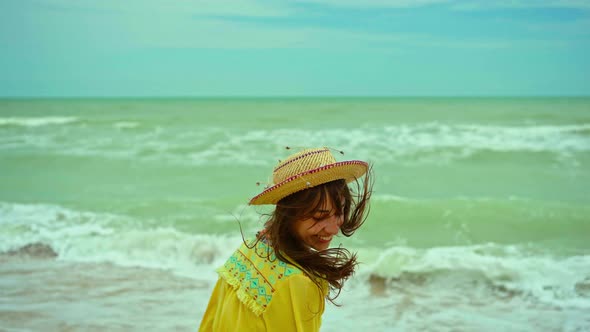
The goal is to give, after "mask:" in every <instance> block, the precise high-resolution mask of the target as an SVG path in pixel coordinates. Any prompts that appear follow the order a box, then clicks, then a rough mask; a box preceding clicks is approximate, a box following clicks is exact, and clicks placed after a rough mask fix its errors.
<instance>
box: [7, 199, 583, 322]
mask: <svg viewBox="0 0 590 332" xmlns="http://www.w3.org/2000/svg"><path fill="white" fill-rule="evenodd" d="M238 210H239V208H238ZM240 242H241V237H240V236H239V235H237V234H236V235H210V234H190V233H186V232H181V231H179V230H177V229H174V228H172V227H159V226H157V224H155V223H146V222H142V221H141V220H136V219H134V218H130V217H127V216H122V215H115V214H107V213H94V212H87V211H76V210H72V209H68V208H64V207H61V206H56V205H47V204H14V203H0V252H4V253H6V252H10V251H12V252H14V250H17V252H18V249H19V248H22V247H24V246H26V245H27V244H36V243H39V244H46V245H48V246H50V247H51V249H52V250H53V251H54V252H55V253H56V254H57V258H56V259H58V260H61V261H64V262H83V263H111V264H115V265H119V266H131V267H148V268H156V269H161V270H167V271H171V272H173V273H175V274H178V275H182V276H188V277H191V278H195V279H196V280H200V281H199V282H203V281H205V282H207V283H208V284H209V287H212V286H213V284H214V282H215V280H216V279H217V275H216V274H215V272H214V270H215V268H216V267H218V266H220V265H221V264H223V262H224V261H225V259H227V257H228V256H229V255H230V254H231V252H232V251H233V250H234V249H235V248H236V247H237V246H238V245H239V244H240ZM402 242H403V241H402ZM351 249H352V250H353V251H358V254H359V256H358V257H359V261H360V262H362V263H361V264H360V265H359V270H358V272H357V274H356V275H355V276H354V277H353V278H352V279H351V280H349V281H348V282H347V283H346V286H345V288H344V290H343V292H342V293H341V296H340V297H339V298H338V300H337V301H338V302H339V303H341V304H343V306H342V307H334V306H332V305H327V306H326V313H325V314H324V319H323V320H324V324H323V327H322V331H328V332H329V331H338V330H340V329H342V328H344V327H346V326H348V325H347V324H348V323H347V324H344V322H349V321H350V320H351V319H352V320H354V321H355V323H354V328H355V329H370V330H372V331H405V330H429V326H430V327H431V326H432V324H437V326H439V327H440V329H439V330H441V331H453V330H457V329H460V330H486V329H489V328H490V327H491V326H494V327H499V328H501V329H502V330H503V331H524V330H527V329H530V328H535V329H537V330H552V329H555V328H557V327H561V328H562V329H563V330H565V331H576V330H580V328H582V330H583V328H587V327H589V326H590V322H588V321H586V320H584V315H583V313H584V312H587V310H588V309H590V299H589V294H588V290H587V289H586V288H588V287H590V255H570V256H561V257H558V256H554V255H551V254H550V253H547V252H543V251H540V250H539V248H537V249H535V248H531V247H528V246H510V245H499V244H487V245H476V246H462V247H439V248H424V249H419V248H412V247H407V246H404V245H403V244H398V245H394V246H391V247H389V248H385V249H384V248H368V247H360V248H356V249H355V248H351ZM46 256H47V257H49V258H45V259H52V258H51V255H46ZM375 277H376V278H378V279H377V282H379V280H382V282H383V283H384V285H385V289H384V290H383V291H382V294H375V293H374V292H373V290H372V287H373V283H375V280H373V279H374V278H375ZM209 291H210V288H209V289H208V290H203V292H202V294H201V293H200V294H201V296H203V297H204V298H206V296H207V295H208V294H209V293H208V292H209ZM371 294H374V295H371ZM199 303H200V304H199V305H200V306H202V308H197V309H195V310H196V311H199V310H201V311H202V310H203V309H204V306H205V304H206V301H205V300H202V301H201V300H200V302H199ZM540 314H541V315H543V317H544V320H543V321H537V320H535V317H537V316H538V315H540ZM359 317H362V318H363V319H362V320H359V319H358V318H359ZM424 317H428V319H426V320H425V319H424ZM195 319H198V317H196V318H195ZM197 323H198V322H197ZM566 327H567V328H566Z"/></svg>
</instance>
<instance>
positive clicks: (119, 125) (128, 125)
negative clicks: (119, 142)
mask: <svg viewBox="0 0 590 332" xmlns="http://www.w3.org/2000/svg"><path fill="white" fill-rule="evenodd" d="M113 126H114V127H115V128H117V129H132V128H136V127H137V126H139V123H138V122H131V121H121V122H116V123H115V124H114V125H113Z"/></svg>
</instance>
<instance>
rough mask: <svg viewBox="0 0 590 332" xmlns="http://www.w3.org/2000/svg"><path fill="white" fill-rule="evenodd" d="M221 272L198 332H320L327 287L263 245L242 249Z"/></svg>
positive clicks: (261, 243)
mask: <svg viewBox="0 0 590 332" xmlns="http://www.w3.org/2000/svg"><path fill="white" fill-rule="evenodd" d="M217 271H218V272H219V280H218V281H217V284H216V285H215V288H214V289H213V293H212V294H211V298H210V299H209V305H208V306H207V310H206V311H205V315H204V316H203V320H202V322H201V327H200V328H199V331H200V332H205V331H215V332H224V331H228V332H230V331H231V332H234V331H240V332H248V331H280V332H290V331H305V332H307V331H319V330H320V324H321V321H322V314H323V312H324V296H325V290H326V287H325V286H324V287H323V288H324V290H322V291H321V290H320V289H319V288H318V286H317V285H316V284H315V283H314V282H313V281H312V280H311V279H310V278H309V277H308V276H307V275H306V274H304V273H303V272H302V271H301V269H299V268H298V267H296V266H295V265H292V264H288V263H285V262H282V261H280V260H279V259H277V258H276V256H275V255H274V253H273V251H272V248H271V247H269V246H268V245H267V244H266V243H265V242H263V241H258V243H257V245H256V246H255V247H254V248H251V249H250V248H248V247H247V246H246V245H245V244H242V246H241V247H240V248H239V249H238V250H236V251H235V252H234V253H233V255H232V256H230V258H229V259H228V260H227V262H225V264H224V265H223V266H222V267H221V268H219V269H218V270H217Z"/></svg>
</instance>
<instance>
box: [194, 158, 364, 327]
mask: <svg viewBox="0 0 590 332" xmlns="http://www.w3.org/2000/svg"><path fill="white" fill-rule="evenodd" d="M369 174H370V171H369V165H368V164H367V163H366V162H364V161H359V160H351V161H342V162H337V161H336V159H335V158H334V156H333V155H332V153H331V152H330V150H329V149H328V148H319V149H306V150H303V151H301V152H299V153H296V154H293V155H291V156H289V157H288V158H287V159H286V160H284V161H282V162H279V164H278V165H277V166H276V167H275V169H274V171H273V185H272V186H270V187H267V188H266V189H265V190H264V191H263V192H262V193H260V194H259V195H257V196H255V197H254V198H252V199H251V200H250V204H251V205H260V204H274V205H276V207H275V209H274V211H273V212H272V213H271V214H270V215H269V218H268V221H267V222H266V224H265V228H264V229H263V230H262V231H261V232H259V233H258V235H257V236H256V239H253V240H251V241H245V243H244V244H243V245H242V246H241V247H240V248H239V249H238V250H236V251H235V252H234V254H233V255H232V256H231V257H230V258H229V259H228V260H227V262H226V263H225V264H224V265H223V266H222V267H221V268H219V269H218V272H219V280H218V282H217V284H216V285H215V289H214V290H213V294H212V295H211V298H210V300H209V305H208V306H207V310H206V311H205V315H204V316H203V320H202V322H201V327H200V329H199V331H215V332H219V331H232V332H233V331H240V332H242V331H281V332H287V331H306V332H307V331H319V328H320V324H321V316H322V313H323V312H324V302H325V299H328V300H329V301H333V300H334V299H335V298H336V297H337V296H338V294H339V292H340V289H341V288H342V286H343V282H344V281H345V280H346V279H347V278H348V277H350V276H351V275H352V274H353V272H354V269H355V267H356V264H357V262H356V255H354V254H350V252H348V251H347V250H346V249H344V248H330V243H331V241H332V240H333V237H334V236H335V235H337V234H338V233H342V234H343V235H344V236H351V235H352V234H353V233H354V231H356V230H357V229H358V228H359V227H360V226H361V225H362V223H363V222H364V220H365V218H366V213H367V212H368V202H369V198H370V196H371V187H372V182H371V179H370V178H369ZM349 183H354V184H356V185H355V186H352V187H353V189H351V188H350V187H349Z"/></svg>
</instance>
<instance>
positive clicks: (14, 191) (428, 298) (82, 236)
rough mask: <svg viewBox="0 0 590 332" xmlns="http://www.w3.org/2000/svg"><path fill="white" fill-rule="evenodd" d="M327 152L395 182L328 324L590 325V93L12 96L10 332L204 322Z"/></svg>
mask: <svg viewBox="0 0 590 332" xmlns="http://www.w3.org/2000/svg"><path fill="white" fill-rule="evenodd" d="M286 146H289V147H291V150H286V149H285V147H286ZM319 146H327V147H330V148H332V149H334V151H335V154H336V156H337V158H338V159H339V160H347V159H361V160H366V161H369V162H370V163H371V164H372V170H373V175H374V181H375V182H374V192H373V198H372V201H371V211H370V214H369V217H368V219H367V220H366V223H365V224H364V225H363V227H362V228H361V229H359V230H358V231H357V232H356V234H354V236H353V237H351V238H345V237H342V236H341V237H338V238H335V239H334V240H333V244H334V245H340V244H341V245H343V246H345V247H347V248H349V249H350V250H352V251H354V252H357V253H358V260H359V262H360V264H359V266H358V270H357V273H356V274H355V276H354V277H353V278H351V279H350V280H349V281H347V283H346V284H345V288H344V289H343V291H342V293H341V294H340V296H339V297H338V299H337V300H336V302H337V303H338V304H340V306H339V307H337V306H333V305H331V304H328V305H327V306H326V312H325V314H324V316H323V325H322V331H325V332H327V331H340V330H342V329H349V330H370V331H533V330H534V331H590V314H589V313H590V204H589V203H590V172H589V169H590V99H589V98H274V99H272V98H243V99H223V98H217V99H32V100H17V99H4V100H1V101H0V293H1V294H2V296H0V330H5V331H103V330H109V331H150V330H153V331H163V330H178V331H194V330H196V329H197V328H198V326H199V323H200V320H201V317H202V315H203V312H204V310H205V308H206V305H207V302H208V299H209V295H210V292H211V290H212V288H213V285H214V283H215V281H216V278H217V276H216V274H215V268H216V267H218V266H220V265H221V264H223V262H224V261H225V259H226V258H227V257H228V256H229V255H230V254H231V252H232V251H233V250H234V249H235V248H236V247H237V246H239V244H240V242H241V240H242V237H241V234H240V226H241V227H242V229H243V232H244V236H246V237H249V236H252V235H253V234H255V232H256V231H257V230H259V229H260V228H261V227H262V224H263V223H264V216H263V215H264V213H265V212H268V211H269V209H268V207H251V206H248V205H247V202H248V200H249V198H251V197H252V196H254V195H256V194H257V193H258V192H260V191H261V190H262V189H263V188H264V186H265V185H267V184H268V183H270V181H271V180H270V173H271V171H272V168H273V166H274V165H275V164H276V163H277V162H278V160H279V159H282V158H285V157H286V156H287V155H289V154H290V153H292V152H293V150H296V149H299V148H304V147H319ZM336 151H343V152H344V155H341V154H340V153H338V152H336Z"/></svg>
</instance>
